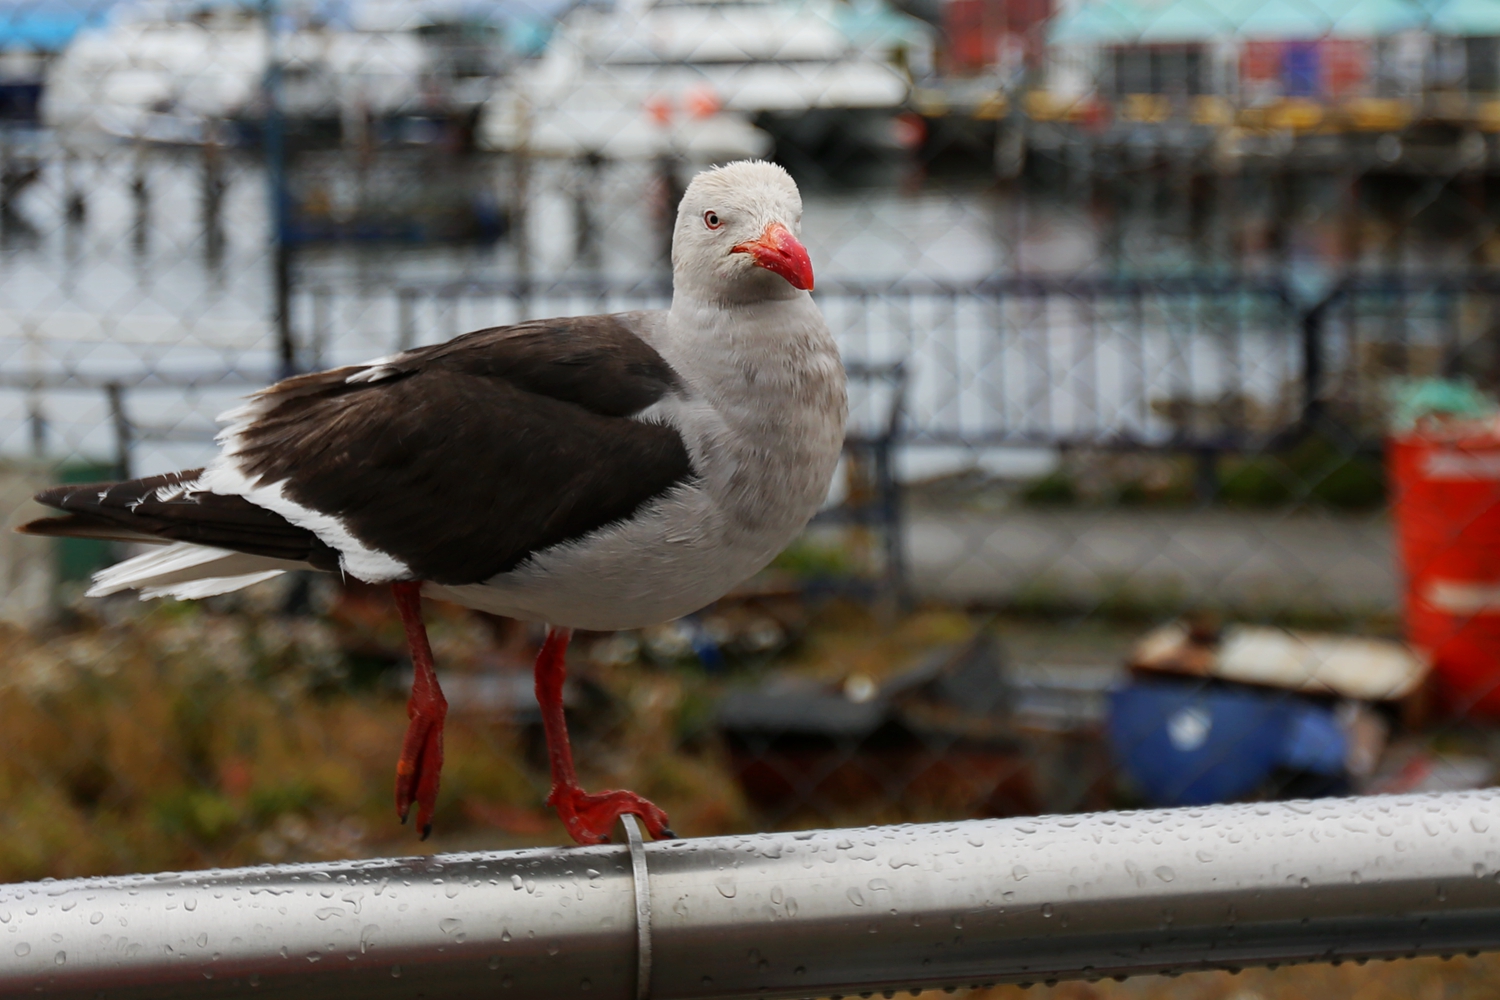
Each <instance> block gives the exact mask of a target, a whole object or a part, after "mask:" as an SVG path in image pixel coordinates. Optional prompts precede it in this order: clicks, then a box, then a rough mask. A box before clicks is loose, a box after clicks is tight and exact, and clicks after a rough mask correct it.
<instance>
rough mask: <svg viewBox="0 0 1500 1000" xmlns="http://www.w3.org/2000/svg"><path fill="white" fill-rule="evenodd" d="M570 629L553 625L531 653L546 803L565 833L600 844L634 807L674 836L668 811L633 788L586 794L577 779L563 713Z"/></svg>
mask: <svg viewBox="0 0 1500 1000" xmlns="http://www.w3.org/2000/svg"><path fill="white" fill-rule="evenodd" d="M572 635H573V630H572V629H566V628H554V629H552V630H551V631H549V632H548V633H547V641H546V642H544V643H542V651H541V652H540V653H538V654H537V658H536V700H537V703H538V704H540V705H541V707H542V729H543V730H545V731H546V734H547V757H548V762H549V763H550V764H551V765H552V794H550V795H548V796H547V804H548V805H550V806H552V807H553V808H554V809H556V810H557V815H558V816H559V817H561V819H562V821H563V825H564V826H566V827H567V828H568V833H570V834H571V835H572V836H573V839H574V840H576V841H578V843H580V844H603V843H607V842H608V841H609V831H610V830H611V829H613V828H614V825H615V820H617V819H619V818H620V816H621V815H622V814H624V813H634V814H635V815H637V816H639V817H640V818H641V822H643V823H645V824H646V832H648V833H649V834H651V836H653V837H656V838H658V839H659V838H662V837H673V836H676V835H675V834H674V833H672V831H671V830H669V829H667V814H666V813H664V812H662V811H661V810H660V809H658V808H657V807H656V806H654V805H652V804H651V803H650V802H647V801H646V800H645V799H643V798H641V797H640V796H639V795H637V794H635V793H634V792H623V791H615V792H600V793H599V794H598V795H589V794H588V793H586V792H585V791H584V790H583V789H582V788H581V787H579V785H578V775H577V773H576V772H574V770H573V748H572V746H571V745H570V744H569V743H568V720H567V719H566V718H565V717H564V716H563V701H562V691H563V680H564V679H565V678H566V677H567V666H566V664H565V663H564V662H563V659H564V656H565V655H566V653H567V651H568V640H569V639H570V638H572Z"/></svg>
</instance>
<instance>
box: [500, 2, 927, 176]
mask: <svg viewBox="0 0 1500 1000" xmlns="http://www.w3.org/2000/svg"><path fill="white" fill-rule="evenodd" d="M866 8H870V9H869V10H867V9H866ZM908 22H910V23H908ZM925 31H926V29H925V27H922V26H920V24H919V22H916V21H915V20H914V19H911V18H906V17H905V16H904V15H898V14H894V13H892V12H889V11H886V10H885V9H884V8H883V7H878V6H877V7H871V4H869V3H866V4H864V5H863V6H859V7H858V9H856V7H855V6H854V5H849V4H838V3H832V2H827V0H805V2H803V0H703V2H696V0H689V2H677V0H634V2H622V3H620V4H619V5H618V6H616V7H614V8H611V9H603V8H600V7H595V6H591V5H589V6H580V7H578V8H576V9H574V10H573V11H571V12H570V13H569V14H568V15H566V16H565V17H564V18H563V20H562V21H561V23H560V24H559V26H558V29H557V31H556V32H555V33H554V36H553V39H552V42H551V44H550V46H549V47H548V49H547V51H546V53H545V54H544V55H543V57H542V58H541V59H539V60H538V61H536V62H535V63H533V64H531V65H529V66H524V67H522V68H520V69H518V70H517V71H516V72H515V73H514V74H512V75H511V76H510V77H508V78H507V79H506V80H505V81H503V82H502V84H501V86H500V89H499V90H498V91H497V92H496V94H495V95H494V97H493V98H491V100H490V101H489V103H488V105H487V106H486V109H485V113H484V115H483V116H482V118H481V122H480V126H479V136H478V141H479V143H480V144H481V145H482V146H487V147H488V148H491V149H497V150H506V151H512V150H526V151H529V152H532V153H535V154H539V155H551V156H578V155H590V154H592V155H602V156H605V157H611V158H615V157H618V158H640V157H651V156H661V155H681V156H685V157H687V158H690V159H695V160H715V159H726V158H731V157H736V156H752V155H755V156H758V155H764V154H765V153H766V152H768V151H769V149H770V145H771V139H770V136H769V135H768V133H767V132H766V131H765V129H771V130H773V131H775V132H777V133H781V134H785V135H787V136H788V137H789V138H791V139H792V140H793V141H794V142H795V143H796V144H797V145H798V146H799V147H800V148H804V149H806V148H810V147H813V146H816V145H818V144H820V143H821V142H824V141H826V140H828V139H829V137H830V135H831V134H832V133H834V132H836V133H837V138H838V140H839V141H841V142H842V143H843V144H844V146H845V147H847V146H849V145H853V146H858V147H868V146H875V147H894V146H897V145H899V138H898V137H899V135H900V130H899V129H897V128H896V127H895V126H894V116H895V114H896V112H897V111H898V110H899V109H900V108H901V106H902V105H903V103H904V102H905V100H906V96H907V92H908V89H909V86H910V80H909V78H908V74H907V71H906V69H905V68H903V66H902V65H900V64H902V63H908V64H909V63H910V62H912V61H913V56H912V55H911V52H912V51H913V49H920V50H922V51H923V52H924V53H925V52H927V51H928V50H929V49H930V43H926V44H927V48H923V45H924V40H925V39H926V37H927V36H926V34H925ZM928 58H929V57H928V56H927V55H925V54H924V55H922V56H921V57H920V58H917V59H915V61H916V62H918V63H923V62H925V61H926V60H928Z"/></svg>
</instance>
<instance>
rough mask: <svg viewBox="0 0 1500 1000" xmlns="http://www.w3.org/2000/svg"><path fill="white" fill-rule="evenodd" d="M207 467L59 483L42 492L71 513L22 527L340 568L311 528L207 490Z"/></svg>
mask: <svg viewBox="0 0 1500 1000" xmlns="http://www.w3.org/2000/svg"><path fill="white" fill-rule="evenodd" d="M202 472H203V470H202V469H189V470H187V471H185V472H170V473H167V474H166V475H161V476H148V477H146V478H144V479H130V480H126V481H125V482H120V483H89V484H86V485H78V486H72V485H70V486H54V487H52V488H51V489H47V490H43V491H42V492H41V493H38V494H37V496H36V499H37V502H39V503H43V504H46V505H47V506H49V507H55V508H57V509H58V510H61V511H63V512H64V516H62V517H51V518H42V519H40V520H36V521H32V522H30V523H29V524H25V525H22V526H21V528H20V529H19V530H20V531H22V532H25V533H27V534H32V535H51V536H54V537H72V538H106V539H113V540H121V541H154V542H158V543H162V544H167V543H171V542H191V543H194V544H196V545H198V546H204V547H209V548H213V549H220V550H229V551H233V552H242V553H248V554H250V555H255V556H265V557H267V558H270V559H275V560H281V561H283V562H287V561H290V562H294V563H299V564H305V565H309V566H313V567H315V568H317V569H330V570H331V569H337V568H338V553H337V552H335V551H334V550H333V549H331V548H329V547H328V546H327V545H326V544H324V543H323V542H322V541H321V540H320V539H319V538H318V537H317V536H316V535H314V534H313V533H312V532H311V531H309V530H308V529H306V528H300V527H298V526H297V525H295V524H292V523H291V522H290V521H288V520H287V519H286V518H284V517H282V516H281V515H280V514H277V513H276V512H275V511H271V510H267V509H266V508H264V507H260V506H257V505H256V504H254V503H251V502H250V501H249V500H247V499H245V498H244V497H242V496H238V495H234V494H221V493H213V492H210V491H209V490H205V489H202V488H201V487H200V485H199V480H200V478H201V476H202Z"/></svg>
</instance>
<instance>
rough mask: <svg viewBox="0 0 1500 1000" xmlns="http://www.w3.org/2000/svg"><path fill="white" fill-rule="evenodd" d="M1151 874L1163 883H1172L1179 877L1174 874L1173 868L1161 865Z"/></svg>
mask: <svg viewBox="0 0 1500 1000" xmlns="http://www.w3.org/2000/svg"><path fill="white" fill-rule="evenodd" d="M1151 874H1153V875H1155V876H1156V877H1157V878H1159V879H1161V880H1162V881H1163V882H1170V881H1172V880H1173V879H1175V878H1176V877H1177V873H1176V872H1174V871H1173V870H1172V869H1171V868H1169V867H1167V866H1166V865H1159V866H1157V867H1156V868H1155V869H1153V870H1152V872H1151Z"/></svg>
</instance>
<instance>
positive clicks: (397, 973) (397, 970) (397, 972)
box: [391, 965, 401, 979]
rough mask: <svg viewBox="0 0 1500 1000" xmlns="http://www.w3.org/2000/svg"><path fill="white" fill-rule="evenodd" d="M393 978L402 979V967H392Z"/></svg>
mask: <svg viewBox="0 0 1500 1000" xmlns="http://www.w3.org/2000/svg"><path fill="white" fill-rule="evenodd" d="M391 978H392V979H400V978H401V966H399V965H393V966H391Z"/></svg>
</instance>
